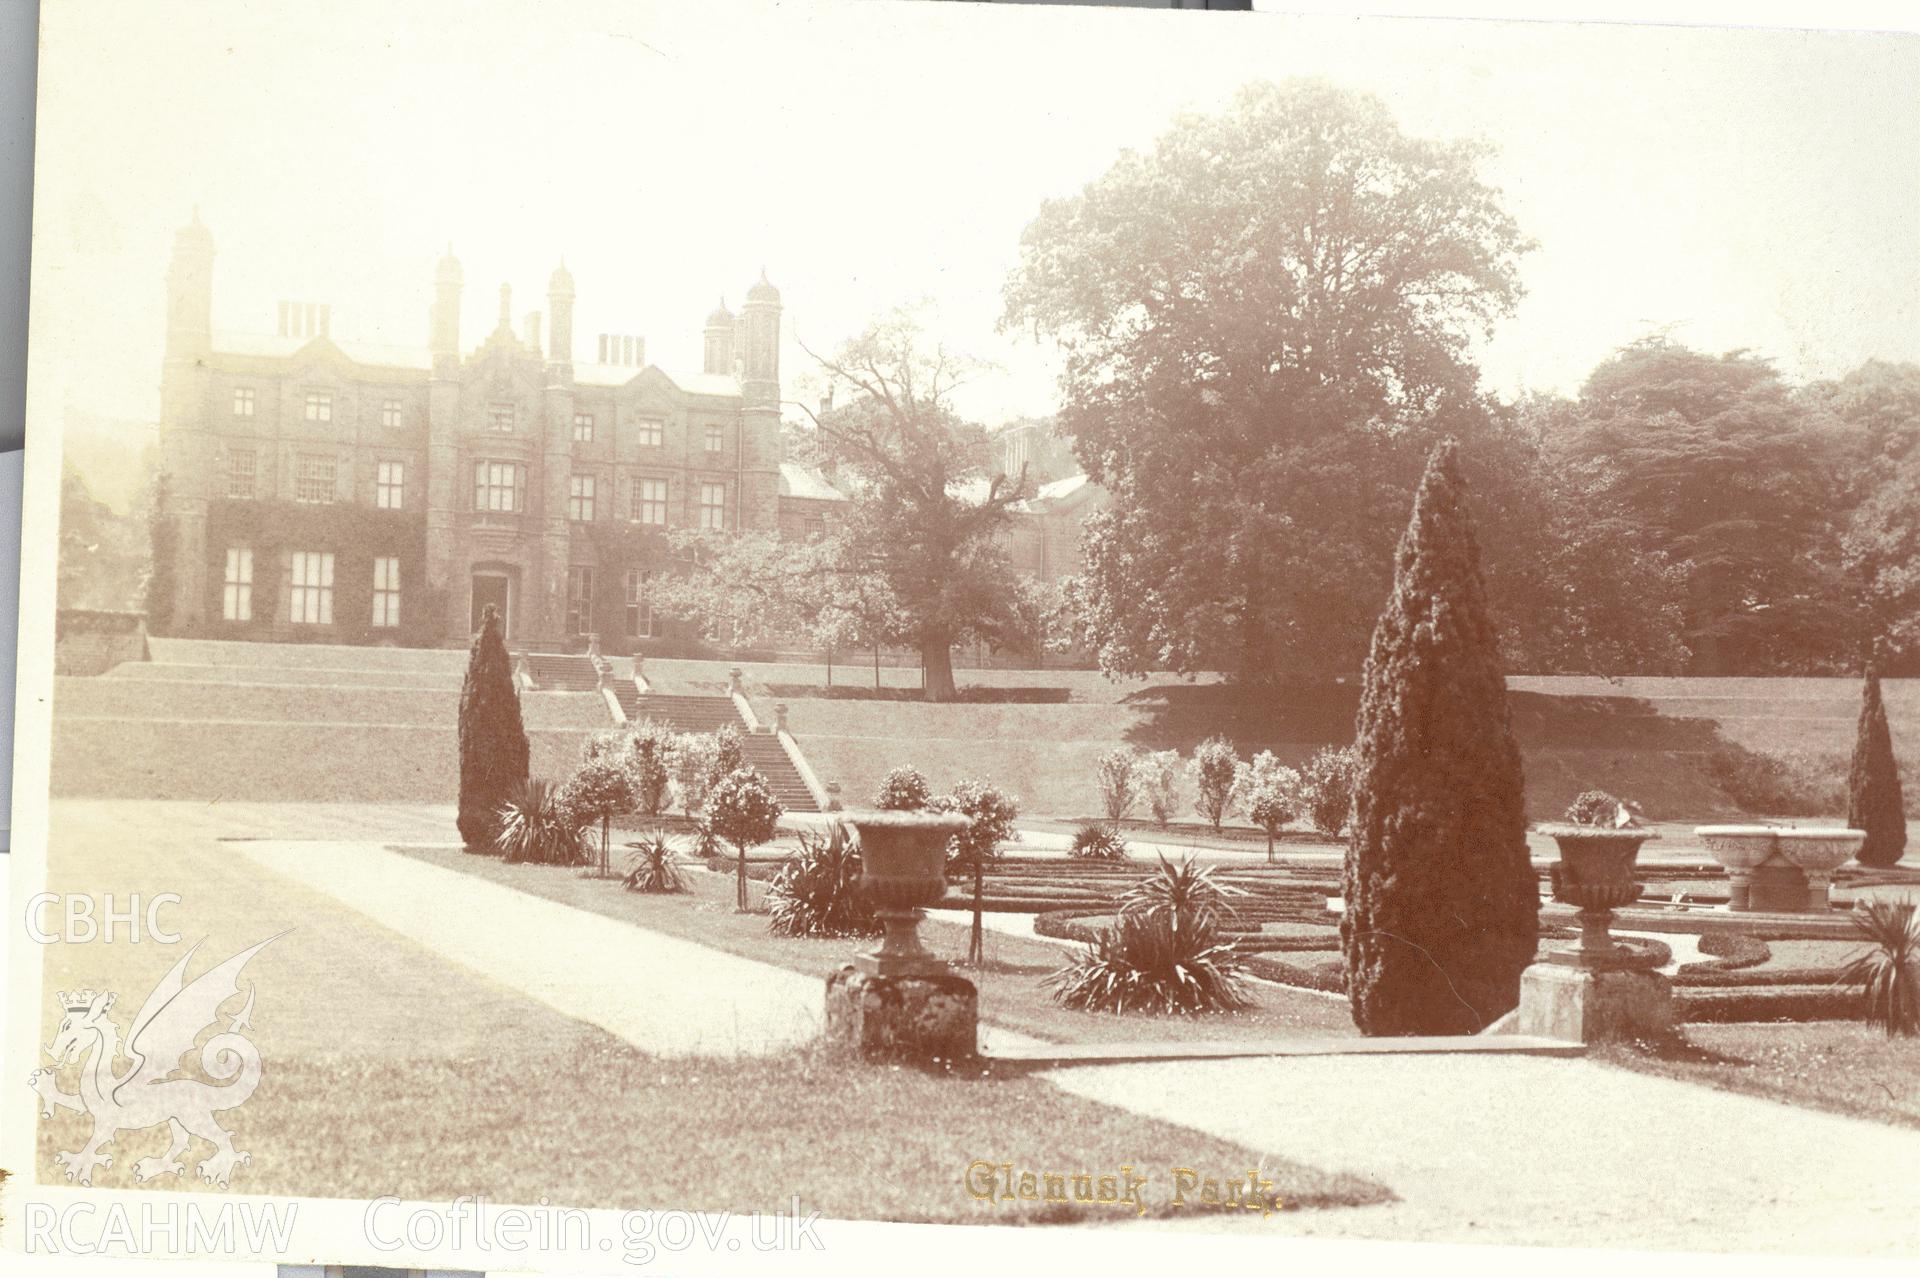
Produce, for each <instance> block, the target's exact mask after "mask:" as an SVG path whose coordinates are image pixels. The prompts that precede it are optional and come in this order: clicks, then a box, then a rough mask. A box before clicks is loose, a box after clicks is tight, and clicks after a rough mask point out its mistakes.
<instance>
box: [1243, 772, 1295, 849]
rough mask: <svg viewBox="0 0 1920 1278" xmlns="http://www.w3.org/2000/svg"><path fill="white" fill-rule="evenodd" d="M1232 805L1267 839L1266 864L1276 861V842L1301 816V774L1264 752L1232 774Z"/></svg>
mask: <svg viewBox="0 0 1920 1278" xmlns="http://www.w3.org/2000/svg"><path fill="white" fill-rule="evenodd" d="M1232 799H1233V805H1234V807H1236V808H1237V809H1239V811H1240V812H1241V813H1243V814H1244V815H1245V816H1246V818H1247V820H1249V821H1251V822H1253V823H1254V824H1255V825H1257V826H1259V827H1260V829H1262V830H1264V831H1265V832H1266V835H1267V860H1269V861H1271V860H1273V840H1274V838H1275V837H1276V836H1277V835H1278V834H1279V833H1280V831H1281V830H1283V829H1285V828H1286V825H1287V822H1289V821H1291V820H1293V819H1294V817H1296V816H1298V815H1299V814H1300V808H1301V807H1302V797H1301V791H1300V774H1299V773H1298V772H1295V771H1294V770H1293V769H1292V768H1289V767H1287V766H1286V765H1285V764H1283V763H1281V762H1280V760H1279V759H1278V758H1276V757H1275V756H1274V753H1273V751H1271V750H1262V751H1261V752H1260V753H1259V754H1256V755H1255V756H1253V761H1252V762H1251V763H1238V764H1235V765H1234V770H1233V791H1232Z"/></svg>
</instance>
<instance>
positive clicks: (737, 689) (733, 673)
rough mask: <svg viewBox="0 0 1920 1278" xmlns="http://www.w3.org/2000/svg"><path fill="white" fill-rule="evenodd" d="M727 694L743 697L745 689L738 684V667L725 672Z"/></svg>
mask: <svg viewBox="0 0 1920 1278" xmlns="http://www.w3.org/2000/svg"><path fill="white" fill-rule="evenodd" d="M727 692H728V694H729V695H731V696H736V697H740V696H745V695H746V688H745V687H744V686H743V685H742V684H741V682H740V667H739V666H735V667H734V668H733V669H731V670H729V671H727Z"/></svg>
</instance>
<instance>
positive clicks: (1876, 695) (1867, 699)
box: [1847, 665, 1907, 865]
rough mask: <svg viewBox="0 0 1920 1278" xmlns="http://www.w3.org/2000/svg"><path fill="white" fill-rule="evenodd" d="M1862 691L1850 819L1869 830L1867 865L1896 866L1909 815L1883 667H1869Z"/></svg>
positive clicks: (1863, 858) (1863, 860)
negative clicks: (1886, 700) (1889, 728)
mask: <svg viewBox="0 0 1920 1278" xmlns="http://www.w3.org/2000/svg"><path fill="white" fill-rule="evenodd" d="M1865 682H1866V686H1865V687H1864V688H1862V689H1861V692H1860V727H1859V731H1858V732H1857V733H1856V734H1855V736H1854V740H1853V766H1852V767H1851V768H1850V769H1848V772H1847V824H1848V825H1849V826H1851V827H1852V828H1853V829H1856V830H1865V831H1866V832H1867V840H1866V842H1865V843H1862V844H1861V845H1860V853H1859V857H1858V859H1859V862H1860V864H1862V865H1892V864H1893V863H1894V862H1896V861H1898V860H1899V859H1900V857H1901V855H1902V854H1903V853H1905V852H1906V850H1907V814H1906V809H1905V805H1904V802H1903V799H1902V796H1901V793H1900V765H1899V764H1898V763H1897V762H1895V760H1894V757H1893V735H1892V734H1891V733H1890V732H1888V731H1887V708H1886V706H1885V705H1884V704H1882V703H1881V700H1880V672H1879V671H1878V670H1876V669H1874V668H1873V667H1872V666H1871V665H1870V666H1868V667H1867V677H1866V681H1865Z"/></svg>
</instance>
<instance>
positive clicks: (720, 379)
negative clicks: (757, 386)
mask: <svg viewBox="0 0 1920 1278" xmlns="http://www.w3.org/2000/svg"><path fill="white" fill-rule="evenodd" d="M648 373H652V374H655V375H657V376H659V377H664V378H665V379H666V380H667V381H669V382H671V383H672V384H673V385H675V386H677V387H679V388H680V389H681V390H683V391H686V392H687V393H688V394H690V395H718V396H722V397H726V398H736V399H737V398H738V397H739V395H740V383H739V382H736V381H735V380H733V378H731V377H728V376H725V375H724V374H720V373H669V372H668V371H667V370H666V369H664V368H661V367H660V366H659V365H657V364H648V365H647V366H646V367H645V368H635V367H634V366H633V365H632V364H575V365H574V366H573V380H574V381H575V382H577V383H578V384H580V385H582V386H625V385H627V384H628V383H629V382H631V381H633V380H634V379H635V378H638V377H643V376H645V375H647V374H648Z"/></svg>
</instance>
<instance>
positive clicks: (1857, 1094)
mask: <svg viewBox="0 0 1920 1278" xmlns="http://www.w3.org/2000/svg"><path fill="white" fill-rule="evenodd" d="M1594 1058H1595V1059H1597V1060H1603V1061H1606V1062H1608V1063H1609V1064H1613V1065H1619V1066H1622V1067H1625V1068H1627V1069H1636V1070H1641V1071H1644V1072H1646V1073H1650V1074H1660V1075H1663V1076H1665V1077H1667V1078H1677V1079H1682V1080H1684V1081H1686V1082H1690V1083H1704V1084H1706V1085H1708V1086H1711V1087H1723V1088H1726V1089H1727V1090H1729V1091H1736V1092H1747V1093H1750V1094H1751V1095H1755V1096H1765V1097H1768V1098H1769V1099H1772V1100H1779V1101H1785V1102H1787V1103H1788V1104H1792V1105H1804V1106H1806V1107H1808V1108H1810V1109H1825V1110H1832V1111H1833V1112H1835V1113H1840V1114H1851V1115H1853V1116H1854V1117H1856V1118H1869V1119H1873V1120H1875V1121H1877V1122H1883V1123H1894V1124H1898V1125H1900V1126H1904V1127H1920V1038H1892V1039H1890V1038H1888V1037H1887V1036H1886V1035H1885V1034H1884V1033H1883V1032H1881V1031H1880V1030H1877V1029H1874V1028H1872V1027H1870V1026H1868V1025H1866V1024H1864V1023H1861V1022H1858V1021H1812V1022H1806V1021H1801V1022H1782V1023H1777V1024H1734V1025H1688V1026H1686V1027H1684V1029H1683V1030H1682V1031H1681V1033H1680V1035H1679V1036H1678V1037H1677V1038H1675V1039H1674V1040H1671V1041H1668V1042H1664V1043H1657V1044H1653V1043H1648V1044H1632V1045H1614V1046H1608V1047H1604V1048H1597V1049H1595V1051H1594Z"/></svg>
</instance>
